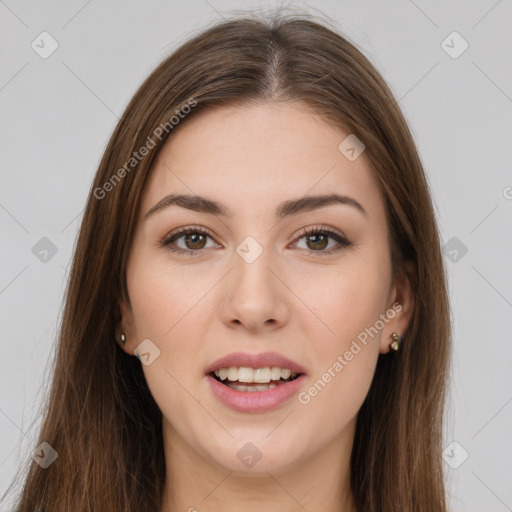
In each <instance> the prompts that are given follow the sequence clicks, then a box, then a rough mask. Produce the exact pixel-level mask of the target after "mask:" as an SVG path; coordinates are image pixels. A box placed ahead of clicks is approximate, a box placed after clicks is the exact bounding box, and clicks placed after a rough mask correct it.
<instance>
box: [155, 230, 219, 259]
mask: <svg viewBox="0 0 512 512" xmlns="http://www.w3.org/2000/svg"><path fill="white" fill-rule="evenodd" d="M208 238H211V236H210V234H209V233H207V232H206V231H204V230H202V229H199V228H181V229H179V230H177V231H175V232H174V233H171V234H170V235H168V236H166V237H165V238H164V240H162V245H163V246H165V247H167V249H169V250H170V251H172V252H176V253H179V254H188V255H194V254H197V253H199V252H201V251H202V250H203V249H205V248H206V244H207V240H208ZM182 239H183V241H182V242H180V243H181V245H178V242H179V241H180V240H182Z"/></svg>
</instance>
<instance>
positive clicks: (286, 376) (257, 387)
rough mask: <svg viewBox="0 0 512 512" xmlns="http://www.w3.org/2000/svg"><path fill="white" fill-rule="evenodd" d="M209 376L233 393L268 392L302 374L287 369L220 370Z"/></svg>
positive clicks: (232, 368)
mask: <svg viewBox="0 0 512 512" xmlns="http://www.w3.org/2000/svg"><path fill="white" fill-rule="evenodd" d="M209 375H210V376H211V377H212V378H214V379H215V380H216V381H217V382H220V383H221V384H223V385H224V386H226V387H228V388H230V389H233V390H235V391H243V392H248V393H251V392H258V391H269V390H271V389H274V388H277V387H279V386H282V385H284V384H287V383H289V382H292V381H294V380H296V379H298V378H299V377H300V376H301V375H304V374H303V373H296V372H292V371H291V370H289V369H287V368H279V367H265V368H254V369H253V368H236V367H230V368H221V369H220V370H216V371H212V372H210V373H209Z"/></svg>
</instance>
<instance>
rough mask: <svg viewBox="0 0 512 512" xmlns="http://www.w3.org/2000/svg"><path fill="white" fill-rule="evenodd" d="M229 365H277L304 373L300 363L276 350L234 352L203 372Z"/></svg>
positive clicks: (249, 366) (294, 371)
mask: <svg viewBox="0 0 512 512" xmlns="http://www.w3.org/2000/svg"><path fill="white" fill-rule="evenodd" d="M230 366H237V367H240V366H244V367H247V368H264V367H265V366H269V367H270V368H272V366H278V367H279V368H289V369H290V370H291V371H292V372H293V373H306V370H305V369H304V368H303V367H302V366H301V365H300V364H298V363H296V362H295V361H292V360H291V359H288V358H287V357H284V356H282V355H281V354H278V353H277V352H262V353H260V354H250V353H248V352H234V353H232V354H228V355H227V356H224V357H221V358H220V359H217V361H215V362H214V363H212V364H211V365H210V366H209V367H208V368H206V370H205V374H209V373H211V372H214V371H216V370H220V369H221V368H229V367H230ZM224 387H225V386H224ZM276 389H277V388H276ZM242 393H243V391H242ZM262 393H266V391H262ZM255 394H258V392H255Z"/></svg>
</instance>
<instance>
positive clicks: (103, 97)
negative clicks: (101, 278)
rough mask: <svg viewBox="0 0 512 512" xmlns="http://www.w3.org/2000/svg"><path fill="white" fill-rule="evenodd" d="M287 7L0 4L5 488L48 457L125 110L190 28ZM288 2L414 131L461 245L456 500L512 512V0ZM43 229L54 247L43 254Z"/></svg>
mask: <svg viewBox="0 0 512 512" xmlns="http://www.w3.org/2000/svg"><path fill="white" fill-rule="evenodd" d="M276 5H277V3H264V2H256V1H255V2H251V1H246V2H244V3H240V2H235V1H232V2H229V1H224V0H210V1H203V0H194V1H191V2H188V3H187V4H186V5H184V4H181V3H180V2H164V1H150V2H135V1H123V2H121V1H117V2H116V1H109V2H99V1H97V0H96V1H94V0H93V1H88V2H66V3H64V2H56V1H51V2H44V3H40V2H26V1H25V2H22V1H19V2H15V1H14V0H6V1H0V38H1V39H0V52H1V63H2V65H1V69H0V105H1V114H2V115H1V118H0V129H1V135H0V155H1V157H2V158H1V167H0V170H1V188H0V226H1V233H2V244H1V260H0V311H1V327H2V329H1V354H2V357H1V358H0V382H1V387H0V432H1V439H0V463H1V469H0V483H1V485H0V492H1V493H3V492H4V491H5V489H6V488H7V484H8V483H9V482H10V481H11V478H12V477H13V476H14V472H15V469H16V468H17V465H18V463H19V460H20V457H21V455H23V454H26V453H30V451H31V450H32V449H33V448H35V446H33V444H34V442H35V440H34V441H33V439H34V438H35V435H36V433H37V426H38V425H39V423H38V418H39V416H38V410H39V406H40V400H41V398H42V391H43V390H44V386H45V385H46V384H47V382H48V374H47V373H45V368H46V367H47V364H48V363H49V362H50V361H51V358H52V357H53V351H54V341H55V337H56V326H57V322H58V320H59V318H60V314H61V307H62V296H63V292H64V287H65V283H66V279H67V275H68V271H67V268H68V266H69V263H70V259H71V256H72V249H73V243H74V240H75V236H76V233H77V229H78V226H79V222H80V219H81V215H82V209H83V207H84V205H85V200H86V195H87V192H88V189H89V186H90V183H91V179H92V176H93V174H94V173H95V171H96V168H97V165H98V163H99V159H100V157H101V154H102V152H103V150H104V148H105V145H106V143H107V140H108V138H109V136H110V134H111V132H112V130H113V128H114V126H115V123H116V122H117V119H118V117H119V116H120V115H121V113H122V111H123V109H124V107H125V106H126V104H127V102H128V100H129V99H130V97H131V96H132V94H133V93H134V92H135V90H136V88H137V87H138V85H139V84H140V83H141V81H142V80H143V79H144V78H145V77H146V76H147V75H148V74H149V72H150V71H151V70H152V69H153V68H154V67H155V66H156V64H157V63H158V62H159V61H160V60H161V59H162V58H164V57H165V56H166V55H168V54H169V52H170V51H171V50H172V49H174V48H175V47H177V46H179V44H180V43H182V42H183V41H184V40H185V39H187V38H188V36H189V35H190V33H191V31H196V30H198V29H200V28H201V27H203V26H204V25H205V24H206V23H208V22H210V21H213V20H216V19H220V18H221V17H229V16H231V15H232V14H233V10H235V9H236V10H239V9H251V8H255V7H268V6H270V7H273V6H276ZM289 5H291V6H298V7H300V8H303V9H305V10H310V11H312V12H315V10H316V9H319V10H320V11H321V12H323V13H325V14H326V15H327V16H329V17H331V18H332V19H333V20H335V21H336V23H337V24H338V26H339V27H340V30H342V31H343V33H344V34H345V35H346V36H348V37H349V39H351V40H352V41H353V42H355V43H356V44H357V45H358V46H359V47H360V48H361V49H362V50H363V51H364V52H365V54H366V55H367V56H368V57H369V58H370V60H371V61H372V62H373V63H374V64H375V65H376V66H377V68H378V69H379V70H380V71H381V73H382V74H383V76H384V78H385V79H386V80H387V81H388V83H389V85H390V86H391V88H392V90H393V92H394V94H395V95H396V97H397V99H398V100H399V103H400V106H401V108H402V109H403V112H404V114H405V116H406V118H407V120H408V122H409V124H410V127H411V130H412V132H413V135H414V137H415V139H416V141H417V145H418V149H419V151H420V154H421V158H422V160H423V163H424V165H425V168H426V171H427V173H428V179H429V182H430V184H431V187H432V193H433V196H434V201H435V204H436V209H437V212H438V218H439V225H440V229H441V233H442V237H443V244H448V245H447V249H446V253H445V255H446V263H447V268H448V272H449V283H450V294H451V300H452V310H453V316H454V325H453V335H454V365H453V376H452V385H451V389H450V402H449V405H448V409H447V412H448V415H447V419H448V424H447V428H446V440H445V447H446V448H447V450H446V452H445V461H446V462H445V464H446V470H447V477H448V480H449V485H450V489H451V498H450V500H451V507H452V510H454V511H463V510H464V511H466V510H475V511H477V510H478V511H484V510H485V511H486V512H487V511H506V510H512V486H511V485H510V483H511V481H512V462H511V461H512V440H511V436H510V431H511V428H510V426H511V424H512V403H511V402H512V385H511V384H512V372H511V371H510V369H511V366H512V348H511V346H510V341H511V339H510V338H511V337H510V332H511V330H512V269H511V265H510V262H511V255H512V242H511V236H510V234H511V232H512V230H511V228H512V172H511V160H512V154H511V152H510V146H511V142H512V138H511V137H512V126H511V122H510V114H511V112H512V80H511V78H512V72H511V63H512V55H511V54H512V45H511V44H510V34H511V32H512V2H511V1H510V0H501V1H497V2H496V1H495V0H489V1H487V0H486V1H479V2H477V1H472V2H468V1H464V2H463V1H451V2H446V1H443V2H441V1H436V2H433V1H432V2H427V1H425V0H422V1H420V0H416V1H412V0H401V1H386V2H382V1H368V0H365V1H359V2H357V1H355V0H354V1H344V2H334V1H321V2H310V3H309V4H305V3H299V2H296V3H293V2H289ZM43 31H46V32H48V33H49V34H51V36H52V37H53V38H54V39H55V40H56V41H57V43H58V45H59V46H58V48H57V50H56V51H55V52H54V53H53V54H52V55H50V56H49V57H48V58H46V59H43V58H42V57H41V56H40V55H39V54H38V53H36V51H34V50H33V49H32V47H31V44H32V42H33V41H35V43H34V44H39V46H40V47H41V46H42V45H43V44H44V47H45V49H48V48H49V47H50V46H49V40H48V39H46V40H45V42H44V43H41V37H40V36H39V35H40V34H41V32H43ZM454 31H457V32H458V33H459V34H460V36H462V38H463V39H464V40H465V41H467V43H468V44H469V47H468V48H467V50H466V51H464V52H463V53H462V54H461V55H459V56H457V58H453V57H452V56H450V55H449V54H448V53H447V51H445V50H448V51H449V52H451V53H452V55H453V54H454V52H455V53H459V52H460V50H461V49H462V48H463V46H462V44H463V41H462V40H460V39H457V36H453V35H451V36H450V34H452V32H454ZM448 36H450V37H448ZM454 37H455V38H454ZM447 38H448V39H447ZM445 40H446V42H445V43H444V44H443V41H445ZM40 51H41V49H40ZM507 55H508V56H507ZM43 237H47V238H48V239H49V240H50V241H51V243H52V244H54V246H55V247H56V250H57V252H56V254H54V255H53V254H52V252H51V249H50V252H48V253H47V254H46V253H44V250H48V241H42V242H40V240H41V238H43ZM454 237H455V238H454ZM38 243H39V245H36V244H38ZM45 244H47V245H45ZM34 246H36V249H34V250H33V247H34ZM464 248H466V249H467V252H466V253H464V250H465V249H464ZM41 251H43V252H41ZM45 257H46V261H45V260H44V259H45ZM33 422H35V423H34V424H33ZM32 424H33V425H32ZM31 425H32V428H31ZM454 441H455V442H456V443H457V444H455V445H453V444H451V443H452V442H454ZM465 457H467V459H465ZM397 485H400V482H397Z"/></svg>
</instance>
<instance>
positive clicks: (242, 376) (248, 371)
mask: <svg viewBox="0 0 512 512" xmlns="http://www.w3.org/2000/svg"><path fill="white" fill-rule="evenodd" d="M253 373H254V370H253V369H252V368H247V367H245V366H242V367H240V368H238V380H239V381H240V382H253Z"/></svg>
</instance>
